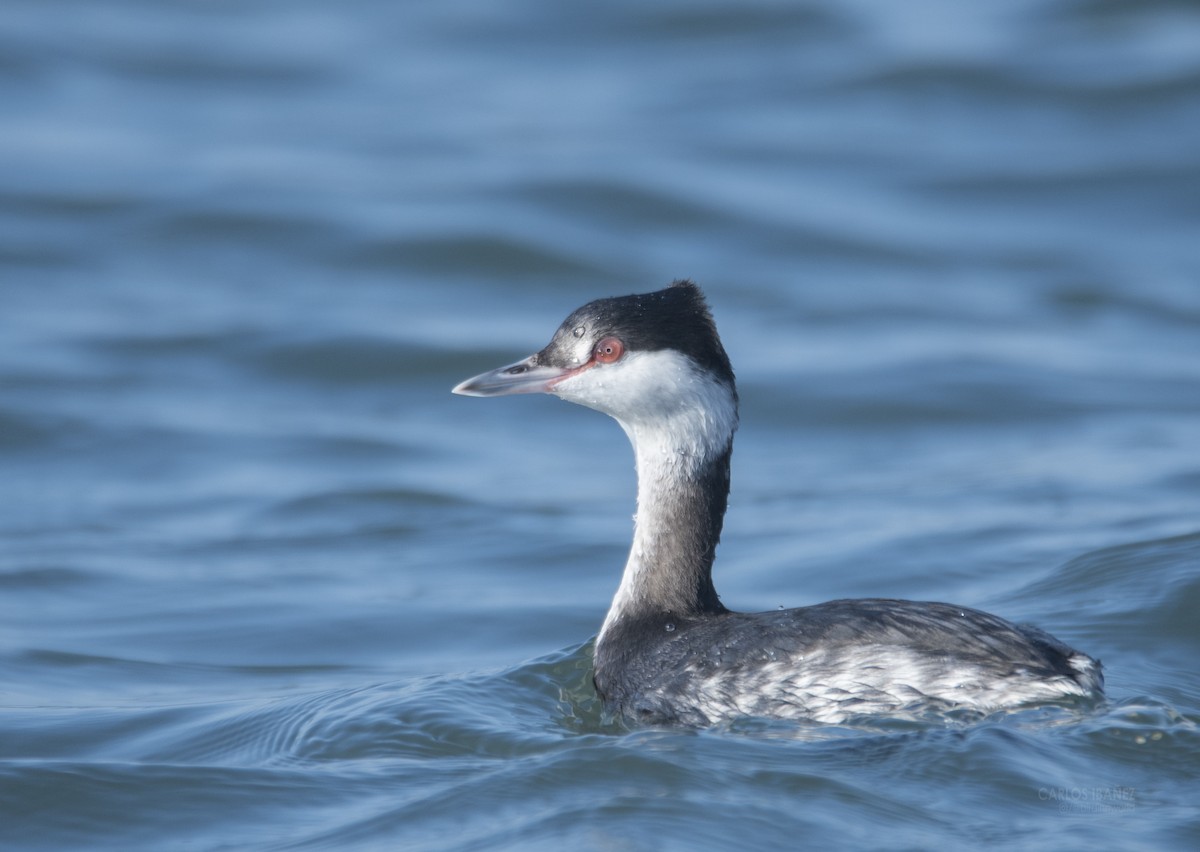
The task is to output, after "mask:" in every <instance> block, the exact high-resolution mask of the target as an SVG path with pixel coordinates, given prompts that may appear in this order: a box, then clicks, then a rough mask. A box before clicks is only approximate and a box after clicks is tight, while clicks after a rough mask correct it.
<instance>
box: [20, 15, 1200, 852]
mask: <svg viewBox="0 0 1200 852" xmlns="http://www.w3.org/2000/svg"><path fill="white" fill-rule="evenodd" d="M0 119H2V121H0V128H2V129H0V506H2V509H0V845H3V846H4V847H6V848H17V849H81V848H88V849H106V848H108V849H121V850H128V849H154V850H158V849H170V848H187V849H199V850H216V849H325V848H331V849H332V848H336V849H398V848H414V849H439V850H440V849H444V850H460V849H461V850H467V849H481V848H487V849H504V848H510V849H562V848H575V849H608V848H631V849H655V850H662V849H668V850H674V849H679V850H684V849H687V850H692V849H712V850H725V849H730V848H796V847H798V846H807V847H812V848H830V847H833V846H837V847H842V848H845V847H851V848H854V847H857V848H877V847H888V848H946V847H951V846H954V847H957V846H964V845H965V846H977V845H981V844H987V845H993V846H1000V847H1013V848H1021V849H1055V850H1057V849H1064V848H1123V849H1138V848H1144V849H1163V848H1178V849H1194V848H1197V847H1198V846H1200V808H1198V805H1197V803H1198V802H1200V729H1198V727H1197V725H1198V723H1200V673H1198V669H1197V664H1196V660H1197V659H1198V658H1200V618H1198V617H1197V612H1200V239H1198V238H1197V234H1200V7H1197V6H1196V5H1195V4H1193V3H1184V2H1168V1H1167V0H1163V2H1145V1H1144V0H1072V1H1071V2H1068V1H1067V0H1041V1H1040V2H1030V0H976V2H972V3H967V4H964V3H955V2H948V0H947V2H934V0H918V2H914V3H905V4H895V3H888V2H883V0H854V2H841V3H832V2H791V3H784V2H767V0H763V2H754V3H733V2H720V0H711V2H695V0H690V2H658V3H653V4H640V3H639V4H635V3H621V2H618V3H608V4H602V5H592V6H579V5H563V4H555V3H549V2H533V1H532V0H527V2H514V3H502V4H496V3H486V2H467V1H466V0H464V1H463V2H444V3H438V4H433V3H385V2H381V0H375V2H370V0H368V2H362V3H356V4H349V5H346V4H330V3H320V2H316V0H289V2H269V1H268V0H260V1H259V2H239V3H227V2H212V3H186V2H175V3H163V2H145V1H144V0H113V1H112V2H106V3H104V4H96V3H93V2H84V0H75V2H69V1H67V2H59V3H53V4H50V3H46V2H44V0H9V2H7V3H6V4H5V8H4V12H3V14H0ZM676 277H691V278H694V279H696V280H697V281H699V282H700V283H701V284H702V285H703V286H704V288H705V289H706V291H707V292H708V294H709V298H710V302H711V303H712V307H713V310H714V312H715V315H716V318H717V322H718V325H719V327H720V329H721V332H722V335H723V338H724V340H725V344H726V347H727V349H728V350H729V352H730V355H731V357H732V359H733V361H734V366H735V368H736V370H737V372H738V378H739V382H740V389H741V395H742V428H741V430H740V432H739V435H738V443H737V447H736V452H735V455H734V470H733V476H734V485H733V493H732V497H731V507H730V514H729V518H728V521H727V524H726V532H725V536H724V539H723V542H722V546H721V550H720V553H719V557H718V567H717V572H716V581H717V586H718V588H719V590H720V591H721V593H722V596H723V599H724V601H725V602H726V603H727V604H728V605H730V606H732V607H734V608H738V609H770V608H774V607H777V606H783V605H787V606H798V605H803V604H808V603H815V602H818V601H821V600H825V599H829V598H834V597H852V596H868V595H873V596H897V597H907V598H917V599H940V600H949V601H953V602H955V603H960V604H965V605H970V606H977V607H981V608H984V609H987V610H990V611H994V612H996V613H998V614H1000V615H1003V616H1006V617H1009V618H1012V619H1014V620H1028V621H1033V622H1035V623H1037V624H1039V625H1041V626H1042V627H1044V628H1046V629H1048V630H1050V631H1051V632H1053V633H1055V634H1056V635H1058V636H1059V637H1061V638H1062V639H1063V640H1065V641H1068V642H1069V643H1071V644H1073V645H1075V646H1077V647H1079V648H1080V649H1082V650H1085V651H1087V652H1088V653H1090V654H1092V655H1094V656H1098V657H1101V658H1102V659H1103V660H1104V663H1105V668H1106V673H1107V678H1108V684H1109V700H1108V701H1107V703H1105V704H1104V705H1102V706H1101V707H1098V708H1094V709H1086V708H1082V709H1081V708H1075V709H1071V708H1065V709H1064V708H1055V709H1031V710H1027V711H1022V712H1020V713H1015V714H1010V715H1004V716H999V717H996V718H992V719H989V720H986V721H983V722H971V721H970V720H965V719H955V718H953V717H951V718H942V719H931V720H929V722H928V723H921V724H917V723H912V722H908V723H898V722H889V721H886V720H881V721H880V722H879V723H878V724H877V725H872V726H867V727H845V728H830V727H827V726H817V725H807V726H806V725H780V724H776V723H769V722H762V721H757V720H746V721H745V722H743V723H738V724H734V725H730V726H726V727H723V728H719V729H715V730H711V731H701V732H695V731H693V732H681V731H671V730H630V729H626V728H623V727H621V726H620V725H617V724H614V723H612V722H610V721H608V720H606V719H605V718H604V717H603V715H602V714H601V711H600V707H599V706H598V704H597V700H596V697H595V695H594V692H593V691H592V688H591V686H590V675H589V670H588V667H589V653H590V644H589V643H590V640H591V637H593V636H594V634H595V632H596V629H597V628H598V626H599V624H600V622H601V620H602V618H603V616H604V612H605V609H606V607H607V604H608V601H609V599H610V598H611V595H612V593H613V591H614V590H615V588H616V584H617V581H618V577H619V573H620V569H621V566H622V564H623V561H624V556H625V548H626V546H627V542H628V538H629V534H630V523H629V516H630V513H631V512H632V510H633V488H634V478H633V470H632V461H631V456H630V452H629V448H628V446H627V444H626V441H625V438H624V436H623V435H622V434H621V432H620V430H619V429H618V428H617V427H616V426H615V425H614V424H613V423H612V422H611V421H609V420H607V419H606V418H604V417H602V416H599V415H597V414H595V413H594V412H589V411H585V410H582V409H577V408H574V407H572V406H569V405H566V404H565V403H562V402H560V401H558V400H554V399H551V398H540V397H538V398H533V397H525V398H513V399H503V400H475V399H463V398H460V397H453V396H451V395H450V393H449V389H450V387H451V386H453V385H454V384H455V383H456V382H457V381H459V380H461V379H463V378H465V377H467V376H469V375H473V374H475V373H477V372H480V371H482V370H484V369H488V368H491V367H494V366H498V365H500V364H504V363H508V362H510V361H512V360H514V359H515V358H518V357H521V356H523V355H525V354H528V353H529V352H532V351H534V350H536V349H538V348H540V347H541V346H542V345H543V344H544V343H545V342H546V340H547V339H548V338H549V335H550V334H551V333H552V332H553V330H554V329H555V327H556V326H557V324H558V323H559V322H560V321H561V319H562V318H563V317H564V316H565V315H566V314H567V313H568V312H569V311H570V310H572V309H574V308H575V307H577V306H578V305H580V304H582V303H583V302H585V301H588V300H590V299H593V298H596V297H600V296H608V295H618V294H624V293H629V292H636V291H646V290H651V289H657V288H659V287H661V286H664V285H665V284H666V283H668V282H669V281H670V280H671V279H673V278H676Z"/></svg>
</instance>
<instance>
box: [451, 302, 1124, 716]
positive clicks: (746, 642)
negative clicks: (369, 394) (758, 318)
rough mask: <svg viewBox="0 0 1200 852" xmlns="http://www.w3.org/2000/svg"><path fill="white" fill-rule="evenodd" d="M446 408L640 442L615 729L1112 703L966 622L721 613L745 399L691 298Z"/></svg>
mask: <svg viewBox="0 0 1200 852" xmlns="http://www.w3.org/2000/svg"><path fill="white" fill-rule="evenodd" d="M454 393H458V394H465V395H467V396H502V395H505V394H518V393H551V394H554V395H555V396H558V397H561V398H562V399H565V400H567V401H569V402H575V403H579V404H580V405H585V406H587V407H589V408H594V409H596V410H597V411H602V412H604V413H605V414H608V415H611V416H612V417H614V418H616V420H617V422H618V423H620V424H621V427H622V428H623V429H624V430H625V433H626V434H627V435H628V436H629V439H630V441H631V442H632V443H633V449H634V454H635V456H636V458H637V476H638V499H637V507H638V508H637V517H636V520H635V524H634V534H633V547H632V549H631V550H630V553H629V560H628V562H627V563H626V564H625V574H624V576H623V577H622V578H621V585H620V587H619V588H618V589H617V593H616V596H615V597H614V598H613V602H612V606H611V608H610V609H609V611H608V616H607V617H606V618H605V619H604V624H603V626H602V627H601V629H600V634H599V636H598V637H597V639H596V648H595V670H594V676H593V677H594V680H595V684H596V690H597V692H598V693H599V695H600V697H601V698H602V699H603V701H604V703H605V706H606V708H608V710H609V711H611V712H614V713H616V714H619V715H621V716H624V717H627V718H629V719H631V720H636V721H639V722H646V723H653V724H680V725H695V726H704V725H710V724H713V723H715V722H719V721H724V720H730V719H734V718H738V717H745V716H759V717H775V718H787V719H810V720H814V721H818V722H827V723H833V724H837V723H842V722H846V721H850V720H854V719H857V718H861V717H864V716H873V715H889V716H909V715H913V714H920V713H923V712H926V711H928V710H930V709H933V710H935V711H936V710H942V709H951V708H956V707H961V708H968V709H972V710H977V711H981V712H988V711H992V710H997V709H1000V708H1005V707H1014V706H1017V705H1021V704H1027V703H1031V702H1039V701H1051V700H1054V699H1062V698H1066V697H1068V696H1100V695H1101V694H1102V692H1103V687H1104V677H1103V674H1102V673H1101V668H1100V663H1099V661H1097V660H1094V659H1092V658H1091V657H1089V656H1087V655H1086V654H1081V653H1079V652H1078V651H1075V650H1072V649H1071V648H1069V647H1067V646H1066V645H1064V644H1063V643H1062V642H1060V641H1058V640H1057V639H1055V638H1054V637H1053V636H1051V635H1050V634H1048V633H1045V632H1044V631H1042V630H1039V629H1038V628H1036V627H1031V626H1028V625H1024V624H1021V625H1016V624H1011V623H1010V622H1008V621H1005V620H1004V619H1002V618H998V617H997V616H994V615H989V614H988V613H986V612H980V611H979V610H974V609H968V608H966V607H960V606H951V605H950V604H944V603H930V602H916V601H900V600H888V599H863V600H837V601H830V602H828V603H823V604H817V605H815V606H807V607H801V608H799V609H789V610H780V611H777V612H756V613H743V612H733V611H731V610H728V609H726V608H725V606H724V605H722V603H721V601H720V599H719V598H718V597H717V592H716V590H715V589H714V588H713V582H712V564H713V557H714V555H715V553H716V548H717V540H718V539H719V538H720V535H721V525H722V523H723V521H724V516H725V506H726V502H727V499H728V495H729V459H730V456H731V454H732V452H733V433H734V430H735V429H736V428H737V424H738V411H737V404H738V398H737V390H736V388H735V385H734V379H733V368H732V367H731V366H730V363H729V357H728V356H727V355H726V354H725V349H724V347H723V346H722V345H721V340H720V338H719V337H718V336H717V329H716V326H715V325H714V323H713V320H712V315H711V314H710V313H709V310H708V306H707V304H706V303H705V300H704V296H703V294H702V293H701V292H700V288H698V287H697V286H696V285H695V284H693V283H691V282H690V281H676V282H675V283H674V284H672V285H671V286H670V287H668V288H667V289H665V290H659V291H658V292H655V293H647V294H644V295H635V296H623V297H620V298H611V299H598V300H597V301H594V302H590V303H589V304H587V305H584V306H583V307H582V308H580V309H579V310H577V311H575V312H574V313H573V314H571V315H570V316H569V317H567V319H566V320H565V321H564V322H563V324H562V325H561V326H560V327H559V329H558V331H557V332H555V334H554V337H553V338H552V339H551V341H550V343H549V344H548V345H547V346H546V348H545V349H543V350H541V351H540V352H538V353H536V354H534V355H531V356H529V357H528V358H526V359H525V360H523V361H518V362H517V363H515V364H511V365H509V366H507V367H501V368H500V369H498V370H492V371H491V372H488V373H483V374H482V375H479V376H476V377H474V378H472V379H468V380H467V381H465V382H463V383H462V384H460V385H458V386H457V387H456V388H454Z"/></svg>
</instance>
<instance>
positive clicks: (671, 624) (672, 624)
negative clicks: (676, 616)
mask: <svg viewBox="0 0 1200 852" xmlns="http://www.w3.org/2000/svg"><path fill="white" fill-rule="evenodd" d="M667 632H668V633H674V632H675V622H673V621H668V622H667Z"/></svg>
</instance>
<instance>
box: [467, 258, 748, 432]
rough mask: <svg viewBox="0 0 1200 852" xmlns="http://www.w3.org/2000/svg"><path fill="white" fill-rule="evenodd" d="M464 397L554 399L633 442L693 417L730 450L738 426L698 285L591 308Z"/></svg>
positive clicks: (731, 389)
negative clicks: (616, 424) (602, 420)
mask: <svg viewBox="0 0 1200 852" xmlns="http://www.w3.org/2000/svg"><path fill="white" fill-rule="evenodd" d="M454 393H457V394H464V395H466V396H503V395H507V394H520V393H550V394H554V395H555V396H558V397H561V398H562V399H565V400H567V401H568V402H574V403H577V404H579V405H584V406H587V407H588V408H594V409H596V410H597V411H602V412H604V413H605V414H608V415H611V416H612V417H615V418H616V419H617V420H618V421H620V423H621V425H622V426H624V427H625V430H626V432H628V433H630V436H631V437H634V432H635V431H639V430H640V429H644V428H648V427H654V428H662V427H664V426H666V425H667V424H669V423H670V422H671V421H673V420H676V419H678V418H680V417H684V418H687V419H689V420H695V419H697V418H698V419H699V420H700V421H703V422H702V423H700V424H694V426H695V425H698V426H700V427H701V428H702V429H703V431H705V432H706V433H709V434H710V437H711V438H712V439H713V441H714V443H715V442H718V440H719V439H720V438H722V437H723V438H724V441H725V442H726V443H727V442H728V439H729V437H730V436H731V435H732V432H733V429H734V428H735V427H736V425H737V391H736V389H735V385H734V378H733V368H732V367H731V366H730V364H729V356H728V355H726V354H725V348H724V347H723V346H722V345H721V339H720V338H719V337H718V336H717V330H716V327H715V325H714V324H713V320H712V315H711V314H710V313H709V311H708V306H707V305H706V304H705V301H704V295H703V294H702V293H701V292H700V288H699V287H697V286H696V285H695V284H693V283H691V282H690V281H676V282H675V283H674V284H672V285H671V286H670V287H668V288H667V289H665V290H659V291H657V292H655V293H645V294H641V295H634V296H620V297H617V298H611V299H597V300H596V301H594V302H589V303H588V304H586V305H584V306H583V307H582V308H579V309H578V310H576V311H575V312H574V313H572V314H571V315H570V316H569V317H567V318H566V319H565V320H564V321H563V323H562V325H561V326H559V328H558V331H556V332H555V333H554V337H553V338H552V339H551V340H550V343H548V344H547V345H546V347H545V348H544V349H542V350H541V351H540V352H537V353H535V354H533V355H530V356H529V357H528V358H525V359H524V360H522V361H518V362H517V363H515V364H510V365H508V366H507V367H501V368H499V369H497V370H492V371H490V372H487V373H483V374H481V375H478V376H475V377H474V378H471V379H467V380H466V381H465V382H463V383H461V384H460V385H458V386H457V387H455V388H454ZM635 443H636V438H635Z"/></svg>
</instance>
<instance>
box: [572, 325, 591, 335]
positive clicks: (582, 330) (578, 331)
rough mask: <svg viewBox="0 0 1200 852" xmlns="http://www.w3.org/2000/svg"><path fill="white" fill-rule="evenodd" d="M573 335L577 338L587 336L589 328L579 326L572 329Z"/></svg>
mask: <svg viewBox="0 0 1200 852" xmlns="http://www.w3.org/2000/svg"><path fill="white" fill-rule="evenodd" d="M571 334H573V335H575V336H576V337H583V336H584V335H585V334H587V326H586V325H577V326H575V327H574V328H573V329H571Z"/></svg>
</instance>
